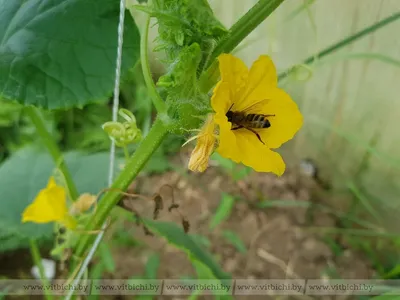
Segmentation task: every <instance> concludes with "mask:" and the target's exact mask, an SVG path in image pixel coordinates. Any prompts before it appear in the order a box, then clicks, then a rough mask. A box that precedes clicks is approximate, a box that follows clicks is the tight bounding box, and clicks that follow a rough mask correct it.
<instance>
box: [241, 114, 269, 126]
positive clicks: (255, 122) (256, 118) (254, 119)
mask: <svg viewBox="0 0 400 300" xmlns="http://www.w3.org/2000/svg"><path fill="white" fill-rule="evenodd" d="M245 122H247V123H248V124H249V125H250V126H249V127H251V128H269V127H271V124H270V123H269V121H268V119H267V118H266V117H265V116H264V115H259V114H248V115H246V118H245Z"/></svg>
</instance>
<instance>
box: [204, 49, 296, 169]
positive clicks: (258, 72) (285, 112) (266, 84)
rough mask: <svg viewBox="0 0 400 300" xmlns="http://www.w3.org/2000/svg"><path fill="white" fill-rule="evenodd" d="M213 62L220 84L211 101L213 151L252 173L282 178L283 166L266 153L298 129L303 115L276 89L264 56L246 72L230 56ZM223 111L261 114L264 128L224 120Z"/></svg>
mask: <svg viewBox="0 0 400 300" xmlns="http://www.w3.org/2000/svg"><path fill="white" fill-rule="evenodd" d="M218 59H219V69H220V73H221V80H220V82H218V84H217V86H216V87H215V89H214V93H213V96H212V98H211V105H212V107H213V109H214V111H215V123H216V124H217V125H219V147H218V149H217V152H219V154H221V155H222V156H224V157H227V158H230V159H232V160H233V161H235V162H237V163H239V162H241V163H243V164H245V165H247V166H250V167H252V168H253V169H254V170H256V171H258V172H273V173H275V174H277V175H279V176H280V175H282V174H283V172H284V171H285V163H284V162H283V159H282V157H281V156H280V154H278V153H277V152H274V151H272V150H271V149H275V148H278V147H280V146H281V145H282V144H283V143H285V142H287V141H288V140H290V139H292V138H293V136H294V135H295V134H296V132H297V131H298V130H299V129H300V127H301V126H302V124H303V117H302V115H301V113H300V111H299V109H298V107H297V105H296V103H295V102H293V100H292V99H291V98H290V96H289V95H288V94H286V93H285V92H284V91H283V90H281V89H279V88H278V87H277V83H278V78H277V74H276V69H275V66H274V64H273V62H272V61H271V59H270V58H269V57H268V56H265V55H262V56H260V57H259V58H258V60H256V61H255V62H254V63H253V65H252V67H251V68H250V70H249V69H248V68H247V67H246V65H245V64H244V63H243V62H242V61H241V60H240V59H239V58H236V57H234V56H233V55H231V54H222V55H220V57H219V58H218ZM228 111H231V112H235V113H237V112H244V113H245V114H246V115H248V114H261V115H266V116H265V117H264V118H266V119H267V120H268V121H269V125H270V126H269V127H268V126H265V127H268V128H257V129H255V128H250V129H251V130H249V129H248V128H244V127H241V126H240V124H237V122H228V117H227V112H228ZM231 121H232V119H231ZM236 121H237V119H236ZM232 123H235V124H232ZM259 124H260V122H259ZM247 127H249V126H247Z"/></svg>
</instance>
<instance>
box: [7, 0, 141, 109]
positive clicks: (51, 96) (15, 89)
mask: <svg viewBox="0 0 400 300" xmlns="http://www.w3.org/2000/svg"><path fill="white" fill-rule="evenodd" d="M118 19H119V1H115V0H84V1H81V0H13V1H9V0H0V57H1V60H0V91H1V93H0V96H2V97H4V98H5V99H7V100H17V101H18V102H19V103H22V104H26V105H29V104H33V105H36V106H40V107H46V108H51V109H52V108H68V107H73V106H78V107H81V106H83V105H85V104H88V103H90V102H98V101H101V100H104V99H106V98H107V97H108V96H109V95H110V94H111V92H112V88H113V85H114V77H115V57H116V53H117V26H118ZM124 25H125V26H124V44H123V45H124V47H123V56H122V69H121V70H122V75H123V74H125V72H127V71H128V69H129V68H130V67H132V66H133V65H134V63H135V62H136V60H137V59H138V57H139V32H138V29H137V27H136V25H135V23H134V21H133V19H132V17H131V16H130V14H129V13H126V14H125V24H124Z"/></svg>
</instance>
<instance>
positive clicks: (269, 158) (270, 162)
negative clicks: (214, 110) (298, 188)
mask: <svg viewBox="0 0 400 300" xmlns="http://www.w3.org/2000/svg"><path fill="white" fill-rule="evenodd" d="M216 122H217V123H218V124H219V127H220V133H219V147H218V149H217V152H218V153H219V154H221V155H222V156H224V157H226V158H230V159H232V160H233V161H235V162H237V163H243V164H244V165H246V166H249V167H251V168H253V169H254V170H255V171H257V172H272V173H275V174H277V175H278V176H281V175H282V174H283V172H284V171H285V163H284V162H283V159H282V157H281V156H280V155H279V153H276V152H273V151H271V150H270V149H269V148H268V147H267V146H265V145H263V144H262V143H261V142H260V141H259V140H258V138H257V136H256V135H255V134H254V133H252V132H251V131H249V130H247V129H244V128H242V129H239V130H235V131H232V130H231V125H230V123H229V122H228V121H227V119H225V120H223V118H219V119H216Z"/></svg>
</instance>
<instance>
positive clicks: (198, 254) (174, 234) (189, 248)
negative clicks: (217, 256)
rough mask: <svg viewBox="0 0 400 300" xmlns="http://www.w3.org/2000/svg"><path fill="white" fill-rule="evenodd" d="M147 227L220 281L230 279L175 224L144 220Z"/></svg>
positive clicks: (211, 258)
mask: <svg viewBox="0 0 400 300" xmlns="http://www.w3.org/2000/svg"><path fill="white" fill-rule="evenodd" d="M144 223H145V225H146V226H147V227H148V228H149V229H150V230H151V231H152V232H154V233H155V234H157V235H159V236H161V237H163V238H165V239H166V240H167V241H168V242H169V243H170V244H172V245H174V246H175V247H177V248H179V249H181V250H183V251H184V252H186V254H187V255H188V257H189V259H190V260H192V261H196V262H199V263H200V264H202V265H203V266H204V267H206V268H207V269H209V270H210V272H211V273H212V274H213V275H214V276H215V278H218V279H230V276H229V274H227V273H225V272H224V271H223V270H222V269H221V268H220V266H218V264H217V263H216V262H215V260H214V259H213V257H212V256H211V255H210V254H209V253H208V252H207V251H206V250H204V249H202V248H201V247H200V246H199V245H198V244H197V243H196V242H195V240H194V239H193V238H192V237H191V236H190V235H188V234H186V233H185V232H184V231H183V230H182V228H181V227H180V226H178V225H177V224H175V223H169V222H157V221H152V220H149V219H146V220H144Z"/></svg>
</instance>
